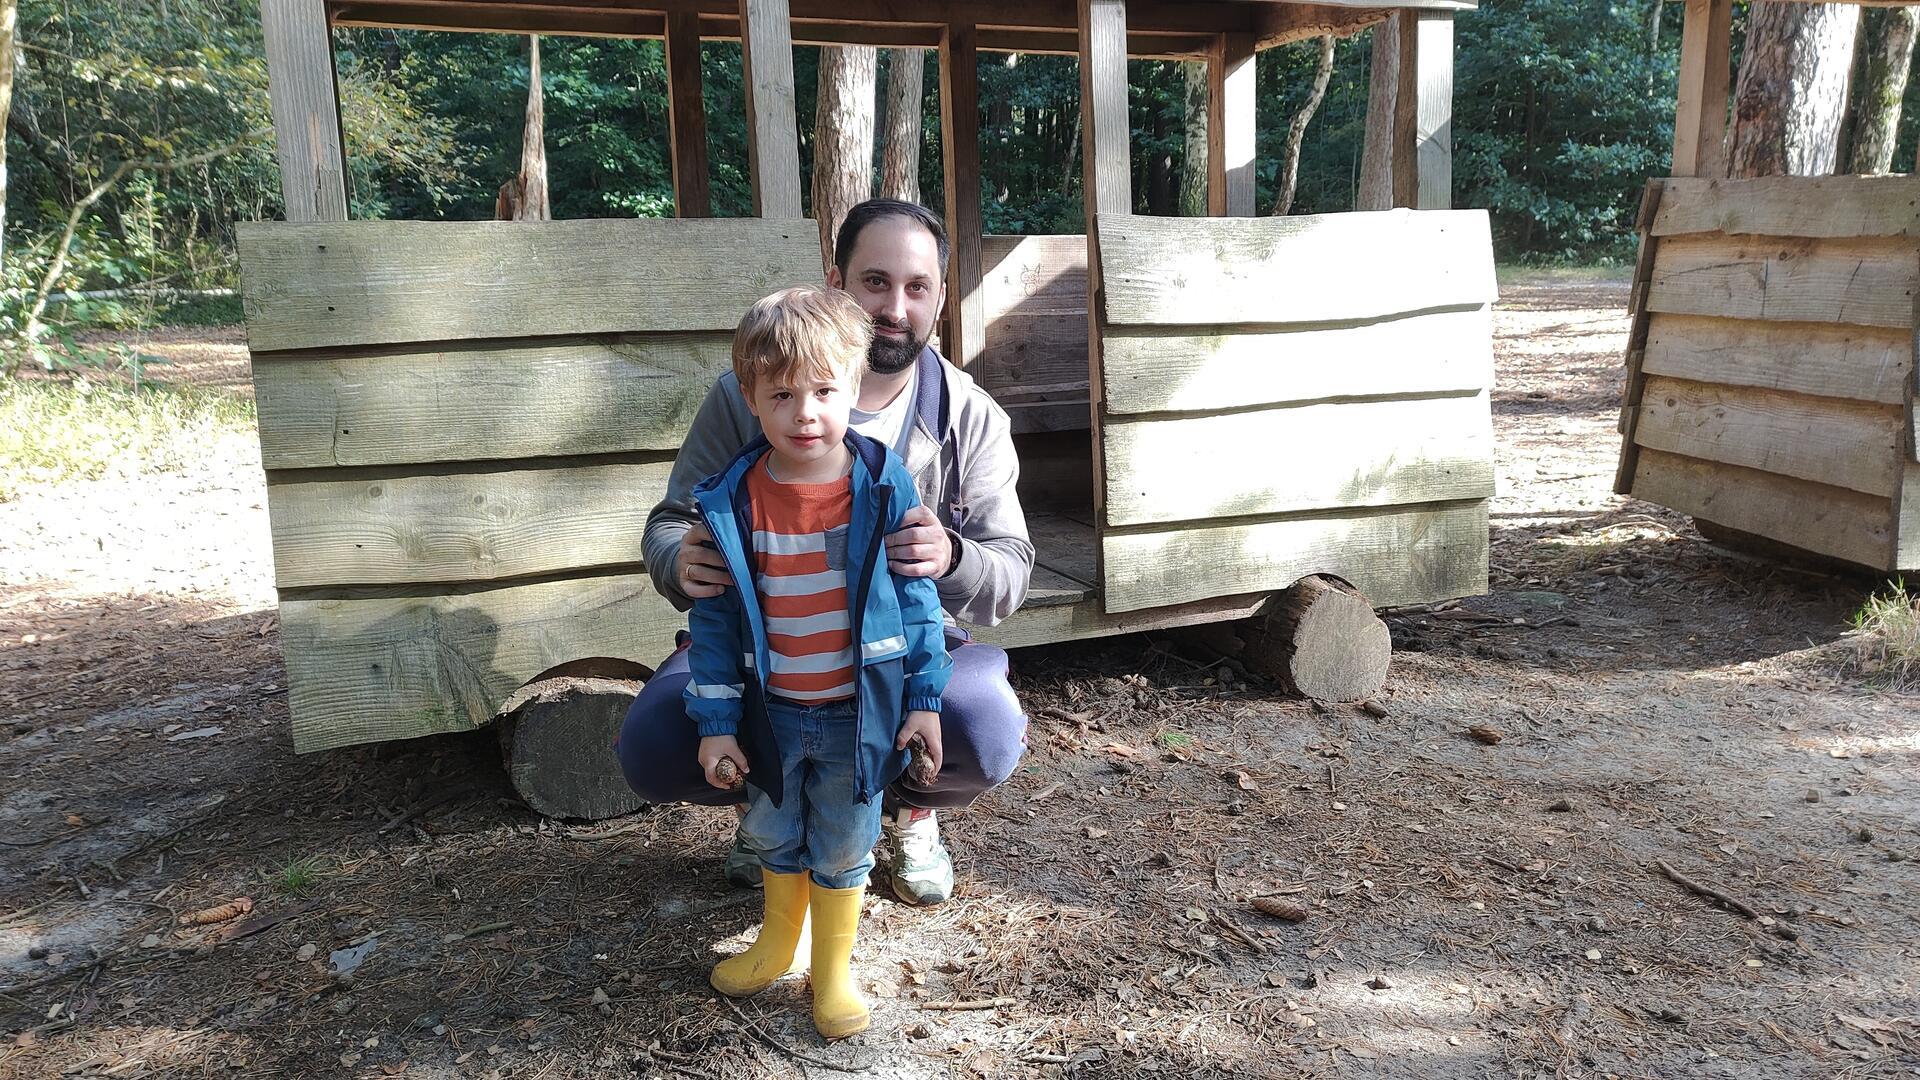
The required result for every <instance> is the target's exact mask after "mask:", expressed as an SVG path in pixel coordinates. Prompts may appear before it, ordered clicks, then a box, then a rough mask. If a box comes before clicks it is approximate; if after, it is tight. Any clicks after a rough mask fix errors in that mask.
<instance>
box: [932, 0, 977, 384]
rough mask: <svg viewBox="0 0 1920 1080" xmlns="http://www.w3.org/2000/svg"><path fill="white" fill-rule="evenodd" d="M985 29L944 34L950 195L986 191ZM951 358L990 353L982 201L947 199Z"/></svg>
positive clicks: (943, 130) (964, 360)
mask: <svg viewBox="0 0 1920 1080" xmlns="http://www.w3.org/2000/svg"><path fill="white" fill-rule="evenodd" d="M979 47H980V31H979V29H978V28H977V27H975V26H974V25H973V24H971V23H952V24H949V25H948V26H947V27H945V28H944V30H943V31H942V33H941V35H940V142H941V145H942V146H943V147H944V148H945V149H944V151H943V152H942V154H941V155H940V158H941V166H942V172H943V180H944V186H943V190H946V191H979V190H980V53H979ZM945 202H946V204H947V206H946V211H947V240H948V242H949V245H950V252H949V255H948V258H947V329H948V331H949V333H950V338H949V340H947V341H946V342H944V345H945V348H946V354H947V359H949V360H951V361H953V362H954V363H956V364H958V365H960V366H961V367H963V368H971V367H973V365H975V364H977V363H979V362H980V360H981V358H982V357H983V356H984V355H985V353H986V350H987V316H986V297H985V296H983V295H982V289H981V281H980V277H981V252H980V233H981V230H982V228H983V226H982V225H981V220H980V200H979V199H947V200H945Z"/></svg>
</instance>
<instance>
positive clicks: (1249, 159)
mask: <svg viewBox="0 0 1920 1080" xmlns="http://www.w3.org/2000/svg"><path fill="white" fill-rule="evenodd" d="M1253 50H1254V38H1253V35H1252V34H1240V33H1232V34H1216V35H1214V38H1213V46H1212V48H1211V49H1210V50H1209V51H1208V55H1207V213H1209V214H1211V215H1213V216H1214V217H1252V216H1253V215H1254V209H1253V135H1254V105H1253V93H1254V71H1255V64H1256V60H1255V54H1254V51H1253Z"/></svg>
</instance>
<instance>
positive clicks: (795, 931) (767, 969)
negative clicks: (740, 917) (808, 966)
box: [707, 868, 807, 997]
mask: <svg viewBox="0 0 1920 1080" xmlns="http://www.w3.org/2000/svg"><path fill="white" fill-rule="evenodd" d="M760 880H761V881H762V882H763V883H764V885H765V889H766V902H767V915H766V918H765V919H764V920H763V921H762V922H761V924H760V936H759V937H757V938H755V939H754V941H753V944H752V945H749V946H748V947H747V951H746V952H743V953H740V954H738V955H736V956H729V957H727V958H726V959H725V960H722V961H720V962H719V963H718V964H715V965H714V966H713V972H712V973H711V974H710V975H708V976H707V981H708V982H710V983H712V984H713V988H714V989H715V990H718V991H720V992H721V993H723V994H725V995H727V996H728V997H752V996H753V995H754V994H757V993H759V992H760V991H762V990H765V989H766V988H767V987H769V986H772V985H773V983H774V980H776V979H778V978H780V976H782V975H785V974H787V973H788V972H791V971H796V970H798V967H797V966H796V964H795V962H794V958H795V956H796V954H797V953H798V952H799V951H800V935H801V932H802V931H803V929H804V928H805V926H806V921H807V875H806V872H805V871H802V872H800V873H798V874H776V873H774V872H773V871H771V870H767V869H764V868H763V869H761V871H760Z"/></svg>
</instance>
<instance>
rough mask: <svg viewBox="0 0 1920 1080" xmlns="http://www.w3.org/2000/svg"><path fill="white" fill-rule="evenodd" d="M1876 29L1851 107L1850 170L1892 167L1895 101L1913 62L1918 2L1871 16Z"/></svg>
mask: <svg viewBox="0 0 1920 1080" xmlns="http://www.w3.org/2000/svg"><path fill="white" fill-rule="evenodd" d="M1874 21H1876V22H1878V23H1879V24H1880V25H1879V31H1880V32H1879V34H1878V35H1877V36H1875V37H1874V38H1872V39H1871V40H1870V41H1869V51H1868V53H1867V71H1866V75H1865V77H1864V79H1863V80H1862V82H1861V85H1860V96H1859V108H1858V109H1857V111H1856V112H1855V117H1854V128H1853V154H1852V162H1851V164H1850V165H1849V166H1848V169H1849V171H1851V172H1857V173H1884V172H1891V171H1892V170H1893V144H1894V142H1895V141H1896V140H1897V139H1898V138H1899V135H1900V101H1901V99H1902V98H1904V97H1905V96H1906V93H1907V69H1908V68H1910V67H1912V66H1913V39H1914V32H1915V30H1916V29H1920V7H1896V8H1887V9H1885V13H1884V15H1883V16H1882V17H1880V18H1877V19H1875V20H1874Z"/></svg>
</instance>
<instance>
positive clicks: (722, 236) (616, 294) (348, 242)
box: [239, 180, 820, 352]
mask: <svg viewBox="0 0 1920 1080" xmlns="http://www.w3.org/2000/svg"><path fill="white" fill-rule="evenodd" d="M795 182H796V184H797V182H798V181H797V180H796V181H795ZM239 238H240V244H239V246H240V266H241V271H242V273H243V274H244V276H245V277H246V281H247V290H246V292H247V295H246V309H247V337H248V343H249V345H250V346H251V348H252V349H253V350H254V351H255V352H270V351H273V350H278V349H312V348H328V347H338V346H345V345H370V344H394V343H401V342H416V341H460V340H467V339H472V338H500V337H522V336H535V335H551V334H611V333H640V332H648V331H666V332H672V331H688V330H732V329H733V328H734V326H736V325H737V324H738V323H739V321H740V315H741V313H742V312H744V311H745V310H746V309H747V306H748V305H749V304H751V303H753V302H754V301H755V300H757V299H759V298H760V297H762V296H765V295H766V294H767V293H770V292H772V291H774V290H775V289H779V288H783V287H786V286H789V285H802V284H817V283H818V282H819V281H820V248H819V235H818V233H817V231H816V230H815V228H814V225H813V223H812V222H810V221H806V220H804V219H795V220H763V219H758V218H724V219H722V218H708V219H697V220H696V219H691V218H682V219H672V220H648V219H635V220H624V219H623V220H574V221H548V222H541V223H539V224H538V225H537V226H533V227H529V226H528V225H527V224H526V223H524V222H512V221H349V222H339V223H332V224H322V223H292V222H242V223H241V224H240V228H239Z"/></svg>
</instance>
